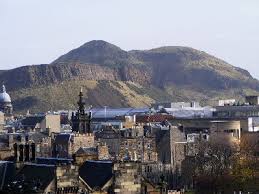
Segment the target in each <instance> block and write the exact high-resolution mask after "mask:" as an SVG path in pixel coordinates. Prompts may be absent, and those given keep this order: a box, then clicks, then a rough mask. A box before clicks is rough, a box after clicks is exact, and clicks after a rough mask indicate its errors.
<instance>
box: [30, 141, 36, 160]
mask: <svg viewBox="0 0 259 194" xmlns="http://www.w3.org/2000/svg"><path fill="white" fill-rule="evenodd" d="M35 159H36V153H35V143H32V144H31V161H35Z"/></svg>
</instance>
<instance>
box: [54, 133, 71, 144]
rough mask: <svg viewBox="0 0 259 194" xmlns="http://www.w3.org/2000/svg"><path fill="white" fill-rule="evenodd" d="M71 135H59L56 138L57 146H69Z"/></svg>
mask: <svg viewBox="0 0 259 194" xmlns="http://www.w3.org/2000/svg"><path fill="white" fill-rule="evenodd" d="M70 136H71V134H58V135H57V136H56V138H55V144H63V145H65V144H68V142H69V140H70Z"/></svg>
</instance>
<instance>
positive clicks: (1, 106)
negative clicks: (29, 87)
mask: <svg viewBox="0 0 259 194" xmlns="http://www.w3.org/2000/svg"><path fill="white" fill-rule="evenodd" d="M0 111H2V112H3V113H4V114H5V116H6V117H7V118H10V117H12V115H13V106H12V101H11V97H10V96H9V94H8V93H7V92H6V88H5V86H4V85H3V87H2V93H0Z"/></svg>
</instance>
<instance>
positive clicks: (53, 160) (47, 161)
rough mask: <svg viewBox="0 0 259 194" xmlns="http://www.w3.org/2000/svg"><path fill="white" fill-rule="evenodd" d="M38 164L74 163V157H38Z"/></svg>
mask: <svg viewBox="0 0 259 194" xmlns="http://www.w3.org/2000/svg"><path fill="white" fill-rule="evenodd" d="M36 163H37V164H45V165H55V166H56V165H59V164H62V165H63V164H71V163H73V159H67V158H43V157H38V158H36Z"/></svg>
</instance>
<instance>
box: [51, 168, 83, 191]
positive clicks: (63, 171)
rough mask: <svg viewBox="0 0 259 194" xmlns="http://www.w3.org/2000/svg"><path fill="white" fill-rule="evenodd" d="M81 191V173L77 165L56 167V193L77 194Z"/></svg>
mask: <svg viewBox="0 0 259 194" xmlns="http://www.w3.org/2000/svg"><path fill="white" fill-rule="evenodd" d="M78 190H79V171H78V166H76V165H72V164H70V165H58V166H57V167H56V193H77V192H78Z"/></svg>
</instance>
